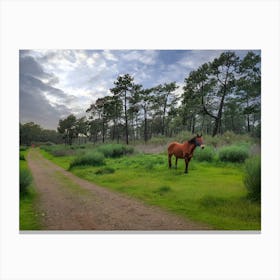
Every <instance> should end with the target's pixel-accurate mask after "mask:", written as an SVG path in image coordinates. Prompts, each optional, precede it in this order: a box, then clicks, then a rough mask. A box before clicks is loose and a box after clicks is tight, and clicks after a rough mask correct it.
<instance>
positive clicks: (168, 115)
mask: <svg viewBox="0 0 280 280" xmlns="http://www.w3.org/2000/svg"><path fill="white" fill-rule="evenodd" d="M260 67H261V58H260V55H258V54H256V53H254V52H252V51H249V52H248V53H247V54H246V55H245V57H244V58H243V59H240V58H239V57H238V56H237V55H236V53H235V52H233V51H228V52H223V53H222V54H221V55H220V56H219V57H217V58H215V59H214V60H213V61H210V62H208V63H204V64H203V65H201V66H200V67H198V68H197V69H196V70H194V71H192V72H190V73H189V75H188V76H186V78H185V80H184V86H183V88H182V89H179V86H178V85H177V84H176V83H175V82H171V83H165V84H159V85H155V86H154V87H151V88H144V87H143V85H140V84H136V83H135V82H134V78H133V77H132V76H131V75H129V74H125V75H121V76H119V77H118V78H117V80H116V81H115V82H114V85H113V87H112V88H111V89H110V93H111V94H110V95H108V96H105V97H103V98H98V99H97V100H96V101H95V102H94V103H93V104H91V106H90V107H89V108H85V112H86V116H85V117H82V118H76V117H75V116H74V115H70V116H68V117H67V118H65V119H61V120H59V124H58V128H57V130H58V132H59V133H60V134H61V136H62V137H63V141H64V142H65V144H70V145H71V144H72V143H73V141H75V142H81V141H87V140H89V141H92V142H98V141H101V142H105V141H115V142H120V141H122V142H123V141H124V142H125V143H127V144H128V143H130V142H131V141H135V140H142V141H143V140H144V141H145V142H147V141H148V140H149V139H150V138H152V137H158V136H162V137H172V136H173V135H174V134H177V133H179V132H181V131H190V132H191V133H197V132H202V133H203V134H211V135H212V136H215V135H217V134H223V133H224V132H226V131H232V132H234V133H238V134H242V133H249V134H251V135H253V136H257V137H260V128H261V124H260V120H261V112H260V109H261V108H260V107H261V104H260V102H261V69H260ZM50 141H52V140H50ZM54 142H55V141H54Z"/></svg>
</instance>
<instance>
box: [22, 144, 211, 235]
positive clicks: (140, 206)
mask: <svg viewBox="0 0 280 280" xmlns="http://www.w3.org/2000/svg"><path fill="white" fill-rule="evenodd" d="M27 160H28V164H29V167H30V170H31V172H32V174H33V178H34V182H35V187H36V189H37V191H38V193H39V200H38V212H39V215H40V216H41V218H42V223H43V229H44V230H203V229H208V228H207V226H205V225H201V224H198V223H194V222H192V221H189V220H186V219H184V218H181V217H178V216H176V215H174V214H170V213H168V212H165V211H163V210H161V209H159V208H158V207H153V206H147V205H145V204H144V203H142V202H140V201H138V200H136V199H132V198H129V197H127V196H125V195H122V194H119V193H116V192H113V191H110V190H107V189H105V188H102V187H99V186H97V185H95V184H92V183H90V182H88V181H86V180H83V179H80V178H78V177H76V176H75V175H73V174H72V173H70V172H67V171H65V170H64V169H62V168H61V167H59V166H57V165H55V164H53V163H52V162H50V161H49V160H46V159H45V158H43V156H42V155H41V154H40V153H39V151H37V150H35V149H32V150H31V151H30V152H29V154H28V158H27Z"/></svg>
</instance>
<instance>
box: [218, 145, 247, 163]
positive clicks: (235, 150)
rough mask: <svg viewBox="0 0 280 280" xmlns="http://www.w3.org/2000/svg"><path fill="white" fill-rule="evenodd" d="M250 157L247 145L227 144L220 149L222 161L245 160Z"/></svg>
mask: <svg viewBox="0 0 280 280" xmlns="http://www.w3.org/2000/svg"><path fill="white" fill-rule="evenodd" d="M248 157H249V152H248V149H247V148H246V147H245V146H227V147H223V148H221V149H220V151H219V159H220V160H221V161H230V162H244V161H245V160H246V159H247V158H248Z"/></svg>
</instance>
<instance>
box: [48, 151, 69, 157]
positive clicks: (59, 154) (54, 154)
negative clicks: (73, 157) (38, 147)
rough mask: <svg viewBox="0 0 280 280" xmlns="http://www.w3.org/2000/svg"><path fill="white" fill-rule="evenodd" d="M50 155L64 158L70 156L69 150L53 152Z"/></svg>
mask: <svg viewBox="0 0 280 280" xmlns="http://www.w3.org/2000/svg"><path fill="white" fill-rule="evenodd" d="M50 153H51V154H52V155H53V156H55V157H63V156H66V155H68V154H69V151H67V150H52V151H50Z"/></svg>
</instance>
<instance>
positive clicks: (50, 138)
mask: <svg viewBox="0 0 280 280" xmlns="http://www.w3.org/2000/svg"><path fill="white" fill-rule="evenodd" d="M19 126H20V133H19V134H20V145H27V146H30V145H31V144H33V143H36V144H37V143H46V142H52V143H55V144H59V143H63V137H62V135H61V134H60V133H58V132H57V131H55V130H49V129H43V128H42V127H41V126H40V125H38V124H36V123H34V122H28V123H25V124H21V123H20V124H19Z"/></svg>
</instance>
